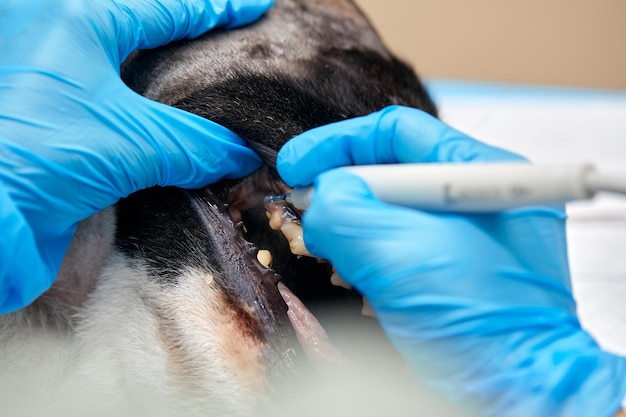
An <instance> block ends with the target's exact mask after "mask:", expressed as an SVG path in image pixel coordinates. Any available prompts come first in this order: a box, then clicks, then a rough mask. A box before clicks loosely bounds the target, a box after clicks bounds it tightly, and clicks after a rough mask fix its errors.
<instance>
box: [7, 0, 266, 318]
mask: <svg viewBox="0 0 626 417" xmlns="http://www.w3.org/2000/svg"><path fill="white" fill-rule="evenodd" d="M271 4H272V0H230V1H226V0H89V1H84V0H19V1H7V0H0V51H2V52H1V53H0V230H2V238H1V239H0V313H2V312H8V311H12V310H15V309H17V308H20V307H22V306H25V305H27V304H29V303H31V302H32V301H33V300H34V299H35V298H36V297H38V296H39V295H40V294H41V293H43V292H44V291H45V290H46V289H47V288H49V287H50V285H51V284H52V282H53V281H54V278H55V275H56V273H57V271H58V269H59V266H60V263H61V260H62V259H63V256H64V254H65V252H66V250H67V247H68V245H69V242H70V240H71V238H72V236H73V233H74V231H75V228H76V224H77V222H78V221H79V220H82V219H84V218H86V217H88V216H90V215H91V214H93V213H95V212H97V211H99V210H101V209H103V208H105V207H107V206H109V205H111V204H113V203H115V202H116V201H117V200H118V199H119V198H120V197H123V196H127V195H128V194H130V193H132V192H133V191H136V190H139V189H142V188H146V187H149V186H153V185H175V186H180V187H188V188H199V187H201V186H204V185H206V184H208V183H211V182H215V181H218V180H219V179H221V178H224V177H228V178H231V177H237V176H242V175H246V174H248V173H250V172H252V171H253V170H255V169H256V168H258V167H259V165H260V159H259V158H258V157H257V156H256V155H255V154H254V153H253V152H252V151H251V150H250V149H248V148H247V147H245V145H244V143H243V141H242V140H241V139H240V138H238V137H237V136H235V135H234V134H233V133H232V132H230V131H228V130H227V129H225V128H223V127H221V126H219V125H216V124H214V123H211V122H208V121H206V120H203V119H201V118H199V117H196V116H193V115H191V114H188V113H185V112H182V111H179V110H176V109H173V108H170V107H167V106H164V105H161V104H158V103H155V102H152V101H150V100H147V99H145V98H143V97H141V96H139V95H137V94H135V93H134V92H132V91H131V90H130V89H129V88H127V87H126V86H125V85H124V84H123V83H122V81H121V80H120V78H119V75H118V74H119V67H120V63H121V62H122V61H123V60H124V59H125V58H126V57H127V56H128V54H129V53H131V52H132V51H133V50H135V49H141V48H153V47H156V46H159V45H161V44H165V43H167V42H169V41H172V40H176V39H181V38H190V37H194V36H197V35H200V34H201V33H203V32H205V31H207V30H209V29H211V28H213V27H216V26H226V27H233V26H238V25H243V24H246V23H249V22H251V21H253V20H255V19H257V18H258V17H260V16H261V15H262V14H263V12H264V11H265V10H266V9H267V8H268V7H270V6H271Z"/></svg>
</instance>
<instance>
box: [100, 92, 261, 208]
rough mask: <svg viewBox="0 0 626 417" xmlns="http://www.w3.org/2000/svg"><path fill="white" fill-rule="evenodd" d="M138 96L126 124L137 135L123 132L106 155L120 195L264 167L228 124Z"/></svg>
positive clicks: (195, 184)
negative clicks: (224, 125)
mask: <svg viewBox="0 0 626 417" xmlns="http://www.w3.org/2000/svg"><path fill="white" fill-rule="evenodd" d="M133 94H134V93H133ZM135 100H138V101H139V103H138V104H137V105H135V106H133V108H134V110H133V113H134V114H133V116H134V117H133V118H132V119H129V120H125V121H124V123H125V128H126V129H128V131H129V132H135V133H136V134H137V135H138V137H137V138H133V140H128V138H124V137H120V138H119V140H117V141H116V143H115V144H114V145H112V146H110V147H107V149H106V151H105V154H104V155H102V159H106V160H109V161H111V164H110V165H109V168H108V170H107V172H108V173H109V178H108V180H109V181H110V182H111V184H114V187H115V189H116V190H117V191H118V193H119V195H118V197H119V196H126V195H128V194H130V193H132V192H134V191H137V190H140V189H143V188H147V187H150V186H154V185H160V186H177V187H182V188H201V187H204V186H206V185H208V184H212V183H215V182H217V181H219V180H221V179H224V178H239V177H242V176H245V175H248V174H250V173H252V172H253V171H255V170H256V169H258V168H259V167H260V166H261V164H262V161H261V159H260V158H259V156H258V155H257V154H256V153H255V152H254V151H253V150H252V149H250V148H249V147H248V146H247V144H246V142H245V141H244V140H243V139H242V138H240V137H239V136H237V135H236V134H235V133H233V132H232V131H230V130H228V129H227V128H225V127H223V126H221V125H218V124H216V123H214V122H212V121H210V120H206V119H204V118H202V117H199V116H196V115H194V114H191V113H188V112H185V111H183V110H180V109H176V108H173V107H169V106H166V105H164V104H161V103H157V102H154V101H151V100H148V99H146V98H144V97H141V96H138V95H137V96H135ZM123 105H124V104H122V106H123ZM122 111H123V109H122ZM111 116H112V117H114V116H113V115H111Z"/></svg>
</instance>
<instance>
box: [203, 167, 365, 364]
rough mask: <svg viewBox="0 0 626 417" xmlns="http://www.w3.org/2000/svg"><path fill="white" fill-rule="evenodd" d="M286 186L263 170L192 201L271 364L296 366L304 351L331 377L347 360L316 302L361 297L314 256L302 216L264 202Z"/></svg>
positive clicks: (322, 304) (232, 293)
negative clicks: (315, 310) (321, 318)
mask: <svg viewBox="0 0 626 417" xmlns="http://www.w3.org/2000/svg"><path fill="white" fill-rule="evenodd" d="M288 191H289V188H288V187H286V186H285V185H284V184H283V183H282V182H281V181H280V180H279V179H277V177H276V174H275V173H274V171H273V170H271V169H269V168H267V167H264V168H262V169H261V170H259V171H257V172H256V173H255V174H253V175H252V176H250V177H247V178H245V179H243V180H239V181H232V182H222V183H220V184H218V185H216V186H212V187H209V188H207V189H204V190H200V191H194V192H192V193H191V195H192V198H191V201H192V205H193V206H194V208H195V211H196V212H197V213H198V214H199V216H200V217H202V223H203V224H205V225H206V226H205V227H207V228H208V229H209V232H210V233H209V234H210V235H212V236H213V235H217V236H218V238H217V240H216V241H215V242H214V243H213V244H214V245H215V246H216V251H218V252H220V253H218V254H217V255H218V256H217V258H218V259H219V261H218V262H219V263H220V264H221V267H220V268H221V269H222V273H223V275H224V276H226V277H228V280H227V281H225V282H224V285H223V287H224V291H225V292H226V293H227V294H229V297H230V299H231V301H232V302H233V303H236V304H238V305H239V308H240V310H241V311H244V312H247V313H246V314H249V317H247V319H246V320H247V321H248V322H249V323H251V325H252V326H254V327H256V329H257V334H256V337H258V338H259V339H260V340H262V341H263V342H264V343H265V344H266V345H267V348H268V351H269V352H271V353H270V354H269V356H268V357H266V358H265V360H266V361H267V362H269V366H270V367H277V368H278V370H279V372H282V371H284V368H285V367H287V368H290V367H292V366H293V367H294V368H295V367H297V366H295V363H297V362H298V361H297V360H295V361H294V358H293V357H291V356H293V355H295V356H297V352H302V353H304V354H305V356H306V357H307V358H308V361H307V362H308V363H310V364H312V365H313V367H314V368H315V369H316V370H318V371H319V372H321V373H323V374H327V373H329V371H332V372H334V371H335V370H336V369H337V367H340V366H341V364H342V363H344V362H345V359H344V357H343V356H342V354H340V353H339V350H338V349H337V348H336V347H335V346H334V344H333V343H332V342H331V339H330V337H329V335H328V334H327V332H326V330H325V329H324V327H323V326H322V324H320V321H319V320H318V319H317V318H316V314H314V313H313V312H312V311H311V308H310V306H311V305H312V306H313V308H315V307H317V308H318V309H319V308H322V309H324V308H326V307H328V306H330V305H331V304H332V303H343V302H344V301H345V302H346V303H347V304H349V305H356V304H357V303H358V299H359V295H358V294H357V293H356V292H355V291H353V290H351V289H348V288H342V287H341V285H342V283H341V282H340V281H337V276H336V274H334V273H333V269H332V266H330V265H329V264H328V263H326V262H324V261H322V260H318V259H317V258H314V257H312V256H311V255H310V254H309V253H308V251H307V250H306V248H305V247H304V243H303V239H302V227H301V226H300V223H299V214H300V213H297V212H295V211H294V210H293V209H292V208H291V207H289V206H287V205H285V204H280V203H269V204H264V202H263V199H264V197H265V196H267V195H274V194H281V193H285V192H288ZM219 236H222V238H220V237H219ZM331 277H332V283H331ZM320 287H321V288H320ZM344 287H345V285H344ZM312 288H313V290H312ZM340 308H341V307H340ZM335 313H336V310H335ZM294 333H295V338H294V337H293V336H294ZM296 340H297V341H296ZM294 344H295V345H296V346H294ZM277 362H279V363H277ZM268 371H269V372H270V373H274V372H275V369H268Z"/></svg>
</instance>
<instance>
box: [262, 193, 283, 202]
mask: <svg viewBox="0 0 626 417" xmlns="http://www.w3.org/2000/svg"><path fill="white" fill-rule="evenodd" d="M288 195H289V194H283V195H268V196H266V197H265V198H264V199H263V203H264V204H267V203H275V202H277V201H287V196H288Z"/></svg>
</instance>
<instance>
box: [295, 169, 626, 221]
mask: <svg viewBox="0 0 626 417" xmlns="http://www.w3.org/2000/svg"><path fill="white" fill-rule="evenodd" d="M343 169H346V170H349V171H350V172H352V173H354V174H355V175H357V176H359V177H361V178H362V179H363V180H364V181H365V182H366V183H367V184H368V186H369V188H370V189H371V190H372V192H373V194H374V195H375V196H376V197H378V198H379V199H381V200H383V201H385V202H387V203H391V204H396V205H401V206H406V207H412V208H418V209H423V210H433V211H448V212H496V211H503V210H509V209H513V208H517V207H522V206H529V205H546V204H560V203H565V202H567V201H571V200H577V199H587V198H591V197H592V196H593V194H594V193H595V191H597V190H598V189H603V188H602V184H600V185H598V184H595V186H593V187H591V186H589V185H588V181H589V179H596V178H597V177H598V176H597V175H596V174H595V173H594V168H593V167H592V166H591V165H589V164H580V165H533V164H528V163H522V162H520V163H453V164H449V163H446V164H444V163H429V164H424V163H418V164H393V165H358V166H350V167H344V168H343ZM594 175H595V176H594ZM621 180H622V179H620V181H621ZM591 182H594V181H591ZM614 182H615V181H614ZM618 182H619V181H618ZM621 184H623V186H622V190H621V191H622V192H624V191H626V182H623V183H621ZM618 191H620V190H618ZM312 192H313V191H312V188H311V187H306V188H295V189H294V190H293V192H292V193H291V198H290V200H291V201H290V202H291V203H292V204H293V205H294V206H295V207H297V208H299V209H302V210H304V209H305V208H306V207H307V206H308V204H309V197H310V195H311V193H312Z"/></svg>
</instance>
